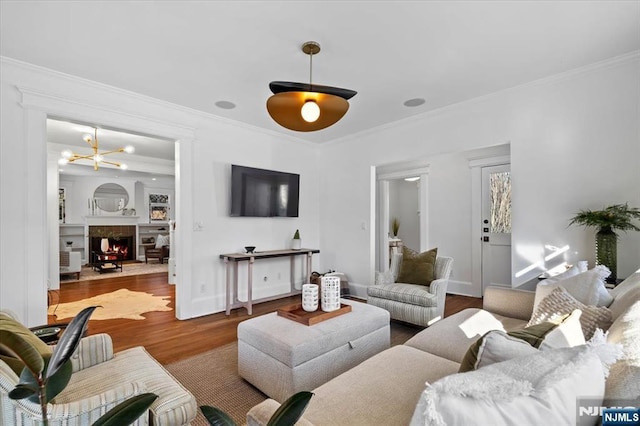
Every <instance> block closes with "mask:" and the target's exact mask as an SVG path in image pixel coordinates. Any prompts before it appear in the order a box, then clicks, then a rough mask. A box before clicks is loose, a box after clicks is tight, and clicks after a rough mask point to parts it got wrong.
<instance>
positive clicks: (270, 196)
mask: <svg viewBox="0 0 640 426" xmlns="http://www.w3.org/2000/svg"><path fill="white" fill-rule="evenodd" d="M299 192H300V175H297V174H294V173H285V172H278V171H275V170H265V169H256V168H253V167H244V166H238V165H235V164H232V165H231V216H250V217H277V216H282V217H298V199H299Z"/></svg>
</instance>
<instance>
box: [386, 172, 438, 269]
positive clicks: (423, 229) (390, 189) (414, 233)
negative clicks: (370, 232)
mask: <svg viewBox="0 0 640 426" xmlns="http://www.w3.org/2000/svg"><path fill="white" fill-rule="evenodd" d="M416 178H417V179H416ZM405 179H410V180H409V181H406V180H405ZM376 181H377V197H376V213H377V214H376V219H377V220H376V264H375V269H376V270H377V271H386V270H387V269H388V268H389V259H390V246H394V245H397V244H396V242H395V241H394V240H395V239H393V238H392V237H393V231H392V223H391V222H392V220H393V218H394V217H395V218H396V219H398V220H399V223H400V231H399V235H398V236H399V237H400V238H399V239H401V240H402V236H404V238H405V240H406V241H405V242H403V244H404V243H407V245H408V246H409V247H410V248H412V249H414V250H416V251H424V250H426V249H427V247H429V242H428V238H427V237H428V233H427V230H428V223H429V222H428V182H429V164H428V163H426V162H425V161H424V160H420V161H412V162H405V163H395V164H388V165H383V166H378V167H376ZM412 195H413V197H415V198H413V199H412V200H411V201H409V205H408V206H406V208H404V207H403V208H401V207H399V206H397V205H395V204H398V203H402V200H403V199H405V200H409V199H410V198H411V197H412Z"/></svg>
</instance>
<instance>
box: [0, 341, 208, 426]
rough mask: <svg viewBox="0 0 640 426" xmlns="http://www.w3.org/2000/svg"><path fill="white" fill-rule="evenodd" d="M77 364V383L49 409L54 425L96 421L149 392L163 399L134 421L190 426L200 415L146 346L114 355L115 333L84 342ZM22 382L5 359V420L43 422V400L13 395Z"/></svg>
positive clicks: (0, 367) (1, 395)
mask: <svg viewBox="0 0 640 426" xmlns="http://www.w3.org/2000/svg"><path fill="white" fill-rule="evenodd" d="M71 363H72V367H73V375H72V376H71V381H70V382H69V384H68V385H67V386H66V388H65V389H64V390H63V391H62V392H61V393H60V394H59V395H57V396H56V398H55V399H54V400H53V402H52V403H50V404H49V405H48V407H47V411H48V414H49V425H50V426H86V425H90V424H93V423H94V422H95V421H96V420H97V419H98V418H100V416H102V415H103V414H104V413H106V412H107V411H109V410H110V409H111V408H113V407H115V406H116V405H117V404H119V403H120V402H123V401H125V400H127V399H129V398H130V397H132V396H135V395H138V394H141V393H144V392H152V393H155V394H156V395H158V399H156V401H155V402H154V403H153V404H152V405H151V407H150V408H149V410H148V413H149V414H148V415H143V416H141V417H140V418H139V419H138V420H136V422H135V423H133V425H136V426H142V425H148V424H152V425H154V426H161V425H164V426H177V425H188V424H190V422H191V421H192V420H193V419H194V418H195V416H196V414H197V409H198V408H197V405H196V400H195V398H194V397H193V395H192V394H191V393H190V392H189V391H188V390H186V389H185V388H184V387H183V386H182V385H181V384H180V383H179V382H177V381H176V380H175V379H174V378H173V377H172V376H171V375H170V374H169V373H168V372H167V371H166V370H165V369H164V368H163V367H162V366H161V365H160V364H159V363H158V362H157V361H156V360H155V359H154V358H153V357H151V355H149V353H147V351H146V350H145V349H144V348H143V347H135V348H131V349H127V350H124V351H121V352H118V353H115V354H114V352H113V346H112V341H111V337H110V336H109V335H108V334H96V335H93V336H89V337H85V338H83V339H82V340H81V341H80V345H79V347H78V350H77V351H76V352H75V354H74V355H73V356H72V358H71ZM17 383H18V376H17V375H16V373H15V372H14V370H12V369H11V368H10V367H9V364H7V363H5V362H4V361H2V360H0V424H4V425H39V424H41V422H42V411H41V409H40V404H36V403H33V402H30V401H28V400H27V399H21V400H12V399H10V398H9V396H8V393H9V392H10V391H11V390H12V389H13V388H14V387H15V385H16V384H17Z"/></svg>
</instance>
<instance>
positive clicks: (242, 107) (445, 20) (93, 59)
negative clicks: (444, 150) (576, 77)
mask: <svg viewBox="0 0 640 426" xmlns="http://www.w3.org/2000/svg"><path fill="white" fill-rule="evenodd" d="M0 12H1V13H0V16H1V18H0V19H1V21H0V23H1V25H0V28H1V30H0V53H1V54H2V55H3V56H6V57H10V58H14V59H18V60H22V61H25V62H29V63H33V64H36V65H40V66H44V67H47V68H51V69H54V70H57V71H61V72H65V73H69V74H72V75H76V76H80V77H83V78H87V79H90V80H94V81H98V82H102V83H105V84H108V85H112V86H116V87H119V88H123V89H127V90H131V91H134V92H138V93H141V94H145V95H148V96H152V97H154V98H158V99H162V100H165V101H169V102H172V103H176V104H180V105H183V106H187V107H190V108H193V109H196V110H200V111H204V112H206V113H210V114H215V115H217V116H221V117H225V118H228V119H231V120H236V121H239V122H243V123H247V124H250V125H253V126H256V127H259V128H263V129H267V130H269V131H276V132H282V133H284V134H287V135H293V136H296V137H299V138H302V139H305V140H308V141H311V142H317V143H321V142H327V141H331V140H335V139H339V138H344V137H348V136H349V135H353V134H356V133H359V132H362V131H365V130H368V129H371V128H375V127H377V126H381V125H384V124H387V123H390V122H394V121H398V120H402V119H405V118H407V117H410V116H413V115H417V114H424V113H426V112H428V111H432V110H436V109H439V108H442V107H445V106H447V105H451V104H455V103H459V102H463V101H465V100H468V99H472V98H476V97H479V96H483V95H486V94H489V93H492V92H496V91H500V90H504V89H507V88H510V87H514V86H518V85H521V84H524V83H527V82H530V81H533V80H537V79H540V78H544V77H547V76H550V75H554V74H557V73H561V72H564V71H567V70H571V69H575V68H578V67H582V66H585V65H588V64H591V63H594V62H598V61H602V60H606V59H609V58H612V57H616V56H619V55H624V54H627V53H629V52H634V51H638V50H640V2H638V1H340V2H338V1H295V2H294V1H128V2H125V1H119V2H111V1H55V0H54V1H7V0H3V1H1V2H0ZM307 40H315V41H317V42H319V43H320V45H321V46H322V51H321V52H320V53H319V54H318V55H317V56H316V57H314V60H313V81H314V83H317V84H325V85H332V86H338V87H344V88H348V89H353V90H356V91H357V92H358V94H357V95H356V96H355V97H354V98H353V99H351V101H350V104H351V107H350V110H349V111H348V112H347V114H346V116H345V117H344V118H343V119H342V120H341V121H339V122H338V123H337V124H336V125H334V126H332V127H329V128H327V129H325V130H321V131H317V132H309V133H300V132H293V131H290V130H287V129H284V128H282V127H280V126H279V125H278V124H276V123H275V122H274V121H273V120H271V118H270V117H269V115H268V113H267V110H266V107H265V102H266V100H267V98H268V97H269V96H270V95H271V93H270V91H269V88H268V84H269V82H270V81H273V80H287V81H298V82H307V81H308V78H309V59H308V56H307V55H305V54H303V53H302V52H301V50H300V46H301V44H302V43H303V42H305V41H307ZM413 98H424V99H425V102H424V104H422V105H420V106H417V107H412V108H410V107H406V106H404V105H403V103H404V102H405V101H407V100H409V99H413ZM219 101H228V102H232V103H233V104H235V105H236V107H235V108H233V109H223V108H219V107H217V106H216V105H215V103H216V102H219Z"/></svg>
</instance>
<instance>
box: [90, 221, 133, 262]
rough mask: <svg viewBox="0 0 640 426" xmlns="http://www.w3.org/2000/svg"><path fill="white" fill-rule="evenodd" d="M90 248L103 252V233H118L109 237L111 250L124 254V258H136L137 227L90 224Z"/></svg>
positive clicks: (99, 252) (96, 251) (93, 250)
mask: <svg viewBox="0 0 640 426" xmlns="http://www.w3.org/2000/svg"><path fill="white" fill-rule="evenodd" d="M89 235H90V238H89V248H90V250H91V252H95V253H97V254H101V253H102V248H101V247H100V244H101V242H102V235H117V238H109V250H107V251H109V252H116V253H120V254H121V255H122V260H134V259H136V227H135V226H89Z"/></svg>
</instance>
